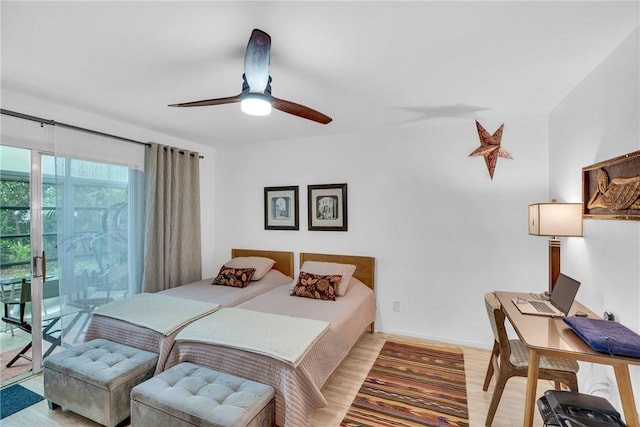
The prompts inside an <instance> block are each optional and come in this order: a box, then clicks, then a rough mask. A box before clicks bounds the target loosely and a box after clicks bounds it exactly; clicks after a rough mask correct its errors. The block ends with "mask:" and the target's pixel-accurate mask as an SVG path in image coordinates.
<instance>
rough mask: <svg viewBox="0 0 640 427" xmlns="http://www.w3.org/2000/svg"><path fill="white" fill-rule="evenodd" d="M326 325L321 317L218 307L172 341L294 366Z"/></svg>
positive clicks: (323, 330)
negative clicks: (220, 348) (264, 357)
mask: <svg viewBox="0 0 640 427" xmlns="http://www.w3.org/2000/svg"><path fill="white" fill-rule="evenodd" d="M329 326H330V323H329V322H325V321H321V320H314V319H303V318H300V317H292V316H283V315H279V314H272V313H262V312H258V311H252V310H244V309H240V308H221V309H220V310H218V311H216V312H215V313H213V314H211V315H209V316H206V317H203V318H202V319H200V320H197V321H195V322H193V323H192V324H190V325H189V326H187V327H186V328H184V329H183V330H182V331H180V332H179V333H178V335H176V340H180V341H195V342H203V343H209V344H214V345H220V346H225V347H230V348H235V349H241V350H245V351H250V352H252V353H258V354H264V355H267V356H270V357H273V358H275V359H278V360H281V361H283V362H285V363H287V364H289V365H291V366H292V367H294V368H295V367H297V366H298V365H299V364H300V361H301V360H302V359H303V358H304V357H305V356H306V354H307V352H308V351H309V349H311V347H312V346H313V345H314V344H315V343H316V342H317V341H318V340H319V339H320V338H321V337H322V336H323V335H324V334H325V333H326V332H327V330H328V329H329Z"/></svg>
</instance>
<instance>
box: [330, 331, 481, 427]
mask: <svg viewBox="0 0 640 427" xmlns="http://www.w3.org/2000/svg"><path fill="white" fill-rule="evenodd" d="M340 425H341V426H343V427H368V426H371V427H387V426H403V427H405V426H406V427H410V426H434V427H435V426H437V427H441V426H442V427H444V426H468V425H469V413H468V410H467V388H466V382H465V374H464V358H463V352H462V349H460V348H457V347H437V346H427V345H418V344H415V343H413V344H410V343H403V342H396V341H391V340H388V341H387V342H385V344H384V346H383V347H382V350H380V354H379V355H378V358H377V359H376V361H375V363H374V364H373V367H372V368H371V370H370V371H369V374H368V375H367V378H366V379H365V380H364V383H363V384H362V387H360V391H358V394H357V395H356V397H355V399H354V400H353V403H352V404H351V407H350V408H349V411H348V412H347V415H346V416H345V418H344V420H342V423H341V424H340Z"/></svg>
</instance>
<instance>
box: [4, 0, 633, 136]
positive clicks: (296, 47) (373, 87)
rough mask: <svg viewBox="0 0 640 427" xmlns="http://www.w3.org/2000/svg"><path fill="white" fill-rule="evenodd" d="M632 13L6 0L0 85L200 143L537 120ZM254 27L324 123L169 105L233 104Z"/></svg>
mask: <svg viewBox="0 0 640 427" xmlns="http://www.w3.org/2000/svg"><path fill="white" fill-rule="evenodd" d="M638 10H639V6H638V1H637V0H635V1H623V2H613V1H602V2H595V1H587V2H577V1H564V2H560V1H532V2H525V1H509V2H507V1H498V2H482V1H470V2H460V1H440V2H437V1H413V2H396V1H394V2H368V1H358V2H268V1H262V2H242V1H240V2H238V1H237V2H217V1H192V2H187V1H180V2H178V1H174V2H167V1H159V2H157V1H139V2H128V1H112V2H89V1H85V2H80V1H72V2H55V1H45V2H31V1H4V0H3V1H2V3H1V13H2V58H1V59H2V62H1V65H2V88H3V89H9V90H13V91H17V92H21V93H25V94H27V95H35V96H37V97H40V98H43V99H46V100H51V101H54V102H56V103H59V104H63V105H67V106H70V107H75V108H80V109H83V110H86V111H89V112H92V113H97V114H100V115H103V116H106V117H109V118H112V119H116V120H119V121H122V122H125V123H129V124H132V125H135V126H139V127H143V128H147V129H151V130H154V131H158V132H162V133H165V134H169V135H172V136H175V137H179V138H183V139H186V140H191V141H193V142H197V143H202V144H207V145H216V144H230V143H234V144H237V143H243V142H253V141H263V140H284V139H291V138H304V137H312V136H318V135H320V136H322V135H331V134H336V133H348V132H358V131H359V130H361V129H375V128H382V127H387V126H394V125H397V124H400V123H405V122H411V121H419V120H430V119H436V118H438V117H443V116H444V117H457V118H474V117H475V116H476V115H477V114H478V113H479V112H481V111H482V112H483V114H487V113H492V114H495V115H496V116H497V117H498V118H500V117H504V116H513V115H528V114H539V113H547V112H549V111H550V110H551V109H552V108H553V107H554V106H555V105H557V103H558V102H559V101H561V100H562V98H563V97H564V96H566V95H567V94H568V93H569V92H570V91H571V89H572V88H573V87H574V86H575V85H576V84H577V83H579V82H580V81H581V80H582V79H583V78H584V77H585V76H587V75H588V73H589V72H590V71H591V70H593V68H594V67H595V66H597V65H598V64H599V63H600V62H601V61H602V60H603V59H604V58H605V57H606V56H607V55H608V54H609V53H610V52H611V51H612V50H613V49H614V48H615V47H616V46H618V44H620V43H621V42H622V41H623V40H624V39H625V38H626V37H627V36H629V34H631V33H632V31H633V30H634V29H635V28H636V27H638V23H639V16H638V14H639V12H638ZM253 28H260V29H262V30H264V31H266V32H267V33H269V34H270V35H271V38H272V50H271V76H272V77H273V82H272V88H273V95H274V96H276V97H278V98H282V99H287V100H290V101H294V102H297V103H300V104H304V105H308V106H310V107H312V108H314V109H316V110H319V111H321V112H323V113H325V114H327V115H329V116H331V117H333V122H332V123H330V124H329V125H321V124H317V123H315V122H311V121H308V120H304V119H301V118H298V117H295V116H291V115H288V114H285V113H282V112H279V111H274V112H273V113H272V114H271V115H270V116H268V117H252V116H247V115H244V114H242V113H241V112H240V107H239V104H232V105H222V106H210V107H199V108H181V109H178V108H170V107H168V106H167V104H171V103H177V102H186V101H194V100H200V99H207V98H217V97H224V96H232V95H236V94H238V93H239V92H240V90H241V84H242V72H243V56H244V50H245V48H246V44H247V41H248V39H249V35H250V34H251V30H252V29H253ZM2 108H5V109H11V105H5V104H4V103H3V104H2ZM22 112H23V113H26V114H30V112H29V111H22ZM45 118H47V119H54V120H59V121H63V122H67V123H71V124H76V123H73V120H72V119H70V118H61V117H45ZM99 130H101V131H109V130H108V129H99ZM123 136H126V135H123Z"/></svg>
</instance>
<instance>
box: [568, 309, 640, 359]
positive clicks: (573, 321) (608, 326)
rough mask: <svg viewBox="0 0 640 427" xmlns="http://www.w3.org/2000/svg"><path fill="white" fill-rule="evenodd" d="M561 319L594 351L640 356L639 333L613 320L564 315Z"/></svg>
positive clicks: (614, 354) (613, 354)
mask: <svg viewBox="0 0 640 427" xmlns="http://www.w3.org/2000/svg"><path fill="white" fill-rule="evenodd" d="M562 320H564V322H565V323H566V324H567V325H569V327H570V328H571V329H572V330H573V331H574V332H575V333H576V334H578V336H580V338H582V339H583V340H584V341H585V342H586V343H587V344H589V346H590V347H591V348H592V349H594V350H595V351H599V352H601V353H608V354H610V355H612V356H626V357H638V358H640V335H638V334H636V333H635V332H633V331H632V330H631V329H629V328H627V327H626V326H624V325H622V324H621V323H618V322H615V321H613V320H603V319H590V318H588V317H564V318H563V319H562Z"/></svg>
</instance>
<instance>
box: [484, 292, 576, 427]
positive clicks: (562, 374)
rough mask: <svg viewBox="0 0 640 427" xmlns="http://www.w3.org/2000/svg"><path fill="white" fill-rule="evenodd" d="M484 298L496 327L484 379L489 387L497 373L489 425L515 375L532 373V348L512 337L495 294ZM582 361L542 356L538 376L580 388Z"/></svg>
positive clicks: (493, 325)
mask: <svg viewBox="0 0 640 427" xmlns="http://www.w3.org/2000/svg"><path fill="white" fill-rule="evenodd" d="M484 302H485V306H486V309H487V314H488V316H489V322H490V323H491V329H492V330H493V336H494V342H493V350H492V351H491V358H490V359H489V366H488V367H487V374H486V376H485V379H484V385H483V387H482V390H484V391H487V389H488V388H489V383H490V382H491V377H492V376H493V374H494V373H495V374H496V386H495V389H494V390H493V396H492V397H491V403H490V404H489V410H488V412H487V419H486V421H485V426H487V427H489V426H491V423H492V422H493V417H494V416H495V414H496V410H497V409H498V403H500V398H501V397H502V392H503V391H504V387H505V386H506V384H507V380H509V378H511V377H524V378H526V377H527V375H528V369H529V350H528V349H527V347H526V346H525V345H524V344H523V343H522V342H521V341H520V340H517V339H509V337H508V336H507V330H506V328H505V324H504V320H505V315H504V312H503V311H502V307H501V306H500V303H499V302H498V299H497V298H496V296H495V294H494V293H493V292H489V293H487V294H485V296H484ZM576 372H578V362H576V361H575V360H569V359H563V358H559V357H550V356H540V371H539V375H538V378H539V379H543V380H549V381H554V385H555V388H556V389H559V388H560V383H563V384H566V385H567V386H568V387H569V389H571V390H572V391H576V392H577V391H578V378H577V376H576Z"/></svg>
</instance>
